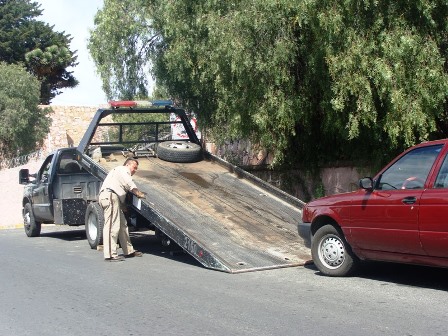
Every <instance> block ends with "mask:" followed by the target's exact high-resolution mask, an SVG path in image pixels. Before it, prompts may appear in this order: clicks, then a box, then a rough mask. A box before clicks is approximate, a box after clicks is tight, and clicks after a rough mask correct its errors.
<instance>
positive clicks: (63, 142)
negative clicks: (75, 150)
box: [41, 105, 107, 153]
mask: <svg viewBox="0 0 448 336" xmlns="http://www.w3.org/2000/svg"><path fill="white" fill-rule="evenodd" d="M41 107H42V108H46V107H50V108H51V109H52V110H53V112H52V113H51V114H50V117H51V119H52V123H51V126H50V132H49V133H48V135H47V137H46V138H45V141H44V146H43V150H44V152H45V153H50V152H51V151H53V150H55V149H56V148H62V147H76V146H77V145H78V144H79V142H80V141H81V139H82V137H83V135H84V133H85V131H86V129H87V127H88V126H89V124H90V122H91V120H92V118H93V116H94V114H95V112H96V111H97V110H98V108H100V107H104V106H98V107H86V106H57V105H50V106H48V105H42V106H41ZM106 119H107V118H106Z"/></svg>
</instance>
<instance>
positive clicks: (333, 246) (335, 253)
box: [319, 236, 345, 269]
mask: <svg viewBox="0 0 448 336" xmlns="http://www.w3.org/2000/svg"><path fill="white" fill-rule="evenodd" d="M319 259H320V260H321V261H322V262H323V263H324V264H325V265H326V266H327V267H328V268H331V269H336V268H338V267H340V266H341V265H342V264H343V263H344V260H345V247H344V243H343V242H342V240H341V239H340V238H339V237H336V236H328V237H326V238H325V239H323V240H322V241H321V243H320V245H319Z"/></svg>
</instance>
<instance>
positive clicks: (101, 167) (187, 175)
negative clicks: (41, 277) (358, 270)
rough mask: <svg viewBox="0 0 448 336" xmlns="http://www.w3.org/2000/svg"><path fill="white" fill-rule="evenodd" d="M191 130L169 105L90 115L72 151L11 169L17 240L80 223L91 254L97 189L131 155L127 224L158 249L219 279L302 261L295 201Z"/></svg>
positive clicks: (97, 228)
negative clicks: (16, 194) (176, 253)
mask: <svg viewBox="0 0 448 336" xmlns="http://www.w3.org/2000/svg"><path fill="white" fill-rule="evenodd" d="M196 125H197V124H196V122H193V121H192V116H191V114H188V113H187V112H186V111H185V110H184V109H182V108H179V107H175V106H173V105H171V104H170V105H162V106H160V105H148V106H141V105H140V104H137V103H136V102H134V101H120V102H111V103H110V107H109V108H101V109H99V110H98V111H97V112H96V113H95V115H94V117H93V119H92V121H91V123H90V125H89V127H88V128H87V130H86V132H85V134H84V136H83V138H82V139H81V141H80V143H79V145H78V146H77V147H76V148H63V149H58V150H57V151H56V152H54V153H52V154H50V155H49V156H48V157H47V159H46V160H45V162H44V164H43V165H42V167H41V169H40V170H39V171H38V172H37V173H36V174H30V173H29V171H28V170H26V169H23V170H21V171H20V183H21V184H25V192H24V197H23V215H24V225H25V232H26V234H27V235H28V236H38V235H39V234H40V230H41V224H42V223H52V222H53V223H55V224H67V225H85V230H86V236H87V240H88V242H89V245H90V247H91V248H92V249H95V248H98V246H100V245H101V244H102V227H103V224H104V216H103V212H102V209H101V207H100V206H99V204H98V201H97V200H98V192H99V190H100V186H101V183H102V181H103V180H104V179H105V177H106V175H107V173H108V171H110V170H111V169H112V168H114V167H115V166H118V165H122V164H123V163H124V161H125V160H126V158H127V157H129V156H132V157H134V158H137V159H138V160H139V169H138V171H137V172H136V174H135V175H134V176H133V179H134V181H135V183H136V184H137V186H138V188H139V190H141V191H143V192H145V193H146V194H147V196H146V198H145V199H139V198H137V197H136V196H135V195H133V194H131V193H129V194H128V196H127V203H128V204H127V206H128V208H129V211H128V213H129V215H128V223H129V225H130V226H134V227H135V229H142V228H143V229H149V230H153V231H155V234H156V235H157V236H158V237H159V238H160V240H161V241H162V243H163V244H164V245H166V246H168V245H174V246H179V247H181V248H182V249H183V251H185V252H187V253H189V254H190V255H191V256H193V257H194V258H195V259H196V260H197V261H199V262H200V263H201V264H202V265H203V266H205V267H207V268H210V269H214V270H219V271H223V272H228V273H240V272H247V271H255V270H263V269H272V268H280V267H291V266H299V265H303V264H305V263H306V262H308V261H309V260H310V258H311V257H310V251H309V249H308V248H307V247H306V246H305V245H304V243H303V240H302V239H301V238H300V237H299V236H298V233H297V222H298V220H299V218H300V217H301V208H302V207H303V205H304V203H303V202H302V201H301V200H299V199H297V198H295V197H293V196H291V195H289V194H287V193H285V192H283V191H282V190H280V189H278V188H276V187H274V186H272V185H270V184H268V183H266V182H265V181H263V180H261V179H259V178H257V177H255V176H254V175H252V174H250V173H248V172H246V171H244V170H242V169H240V168H239V167H237V166H234V165H232V164H230V163H229V162H226V161H225V160H223V159H221V158H219V157H217V156H215V155H213V154H211V153H209V152H207V151H205V150H204V149H203V148H202V145H201V141H200V139H199V137H198V134H200V132H199V131H198V130H197V129H195V127H197V126H196ZM179 130H181V132H179ZM176 134H177V135H176ZM179 134H181V136H179ZM33 177H34V180H31V178H33Z"/></svg>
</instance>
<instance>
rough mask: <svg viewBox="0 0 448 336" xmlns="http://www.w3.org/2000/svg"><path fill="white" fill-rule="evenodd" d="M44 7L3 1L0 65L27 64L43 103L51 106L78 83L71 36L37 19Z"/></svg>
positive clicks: (26, 1)
mask: <svg viewBox="0 0 448 336" xmlns="http://www.w3.org/2000/svg"><path fill="white" fill-rule="evenodd" d="M41 14H42V10H41V9H40V5H39V4H38V3H37V2H31V1H30V0H0V61H3V62H6V63H8V64H23V65H25V67H26V69H27V70H28V71H29V72H30V73H32V74H34V75H36V76H37V78H38V79H39V80H40V82H41V89H40V91H41V93H40V103H41V104H49V103H50V102H51V100H52V99H53V98H54V97H55V96H56V95H58V94H60V93H61V91H60V89H62V88H70V87H75V86H76V85H77V84H78V81H77V80H76V79H75V78H74V76H73V74H72V72H71V71H68V70H67V68H69V67H74V66H76V65H77V63H76V58H77V57H76V56H75V52H72V51H70V49H69V45H70V42H71V40H72V38H71V36H70V35H68V34H65V33H64V32H62V33H61V32H55V31H54V30H53V26H50V25H48V24H47V23H44V22H42V21H38V20H37V18H38V17H39V16H40V15H41Z"/></svg>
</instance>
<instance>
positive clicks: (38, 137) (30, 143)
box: [0, 62, 51, 158]
mask: <svg viewBox="0 0 448 336" xmlns="http://www.w3.org/2000/svg"><path fill="white" fill-rule="evenodd" d="M39 92H40V83H39V81H38V80H37V79H36V78H35V77H34V76H33V75H31V74H29V73H28V72H27V71H26V69H24V68H23V67H21V66H19V65H14V64H6V63H4V62H0V119H1V120H2V122H1V123H0V157H3V158H4V157H13V156H15V155H18V154H23V153H29V152H31V151H33V150H35V149H36V148H37V147H38V146H39V144H41V143H42V139H43V138H44V137H45V135H46V134H47V133H48V130H49V126H50V121H51V120H50V118H49V116H48V115H49V113H50V109H48V108H47V109H41V108H39V107H38V104H39Z"/></svg>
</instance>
